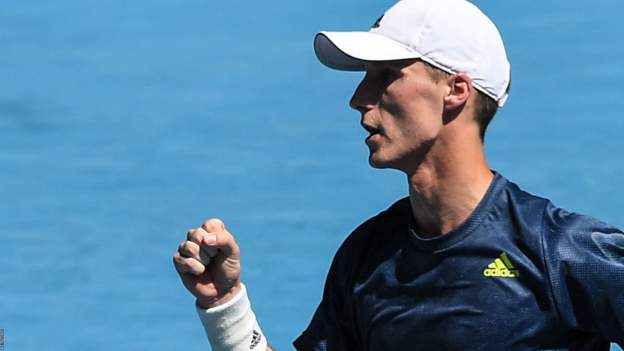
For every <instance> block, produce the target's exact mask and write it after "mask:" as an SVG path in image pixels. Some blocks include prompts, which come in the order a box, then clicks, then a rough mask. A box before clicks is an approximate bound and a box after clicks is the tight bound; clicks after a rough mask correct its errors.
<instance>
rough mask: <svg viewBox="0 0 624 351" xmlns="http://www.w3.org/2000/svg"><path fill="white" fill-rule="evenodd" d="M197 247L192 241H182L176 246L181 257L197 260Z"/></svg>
mask: <svg viewBox="0 0 624 351" xmlns="http://www.w3.org/2000/svg"><path fill="white" fill-rule="evenodd" d="M199 251H200V250H199V245H197V244H196V243H194V242H192V241H183V242H182V243H181V244H180V246H178V252H179V253H180V255H182V256H183V257H192V258H199Z"/></svg>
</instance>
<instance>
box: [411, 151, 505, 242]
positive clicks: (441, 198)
mask: <svg viewBox="0 0 624 351" xmlns="http://www.w3.org/2000/svg"><path fill="white" fill-rule="evenodd" d="M451 140H455V141H454V143H446V142H444V141H441V140H438V141H436V144H434V146H433V147H432V149H431V150H430V152H429V154H428V155H427V157H426V159H425V160H423V162H422V163H420V165H419V166H418V168H416V169H415V170H413V171H412V172H408V173H407V176H408V183H409V195H410V204H411V207H412V213H413V216H414V219H415V223H416V228H415V229H416V231H417V232H418V233H419V235H421V236H424V237H434V236H438V235H442V234H446V233H448V232H450V231H451V230H453V229H455V228H457V227H458V226H459V225H460V224H462V223H463V222H464V221H465V220H466V219H467V218H468V217H469V216H470V214H471V213H472V212H473V211H474V210H475V208H476V207H477V205H478V204H479V202H480V201H481V199H482V198H483V197H484V196H485V193H486V192H487V189H488V188H489V186H490V183H491V182H492V179H493V177H494V175H493V174H492V172H491V171H490V168H489V166H488V164H487V161H486V160H485V155H484V152H483V145H482V144H481V143H480V142H476V143H460V142H457V141H456V139H451ZM438 155H443V157H440V156H438Z"/></svg>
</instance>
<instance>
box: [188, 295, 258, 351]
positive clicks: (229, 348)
mask: <svg viewBox="0 0 624 351" xmlns="http://www.w3.org/2000/svg"><path fill="white" fill-rule="evenodd" d="M197 313H198V314H199V318H200V320H201V322H202V324H203V326H204V330H205V331H206V336H207V337H208V341H209V342H210V345H211V348H212V350H213V351H249V350H251V351H264V350H265V349H266V348H267V341H266V337H265V336H264V334H263V333H262V330H261V329H260V326H259V325H258V322H257V321H256V316H255V314H254V313H253V311H252V310H251V303H250V302H249V298H248V297H247V290H246V289H245V286H244V285H243V284H241V286H240V290H239V292H238V293H237V294H235V295H234V296H233V297H232V298H231V299H230V300H228V301H227V302H223V303H222V304H220V305H218V306H214V307H212V308H209V309H203V308H201V307H199V306H198V307H197Z"/></svg>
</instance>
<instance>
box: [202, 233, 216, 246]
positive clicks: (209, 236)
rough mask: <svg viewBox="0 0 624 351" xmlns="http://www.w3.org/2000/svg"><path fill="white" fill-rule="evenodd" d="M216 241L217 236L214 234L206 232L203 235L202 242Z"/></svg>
mask: <svg viewBox="0 0 624 351" xmlns="http://www.w3.org/2000/svg"><path fill="white" fill-rule="evenodd" d="M216 242H217V236H216V235H214V234H207V235H205V236H204V243H205V244H208V245H212V244H214V243H216Z"/></svg>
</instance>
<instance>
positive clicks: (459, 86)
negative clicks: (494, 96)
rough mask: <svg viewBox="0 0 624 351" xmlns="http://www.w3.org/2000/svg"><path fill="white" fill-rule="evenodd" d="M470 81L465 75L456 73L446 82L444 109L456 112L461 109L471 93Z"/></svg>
mask: <svg viewBox="0 0 624 351" xmlns="http://www.w3.org/2000/svg"><path fill="white" fill-rule="evenodd" d="M473 89H474V88H473V87H472V79H470V77H469V76H468V75H467V74H466V73H456V74H453V75H451V76H450V77H449V78H448V80H447V94H446V95H445V96H444V109H445V110H446V111H452V110H456V109H458V108H461V107H463V106H464V105H465V104H466V101H468V98H469V97H470V95H471V94H472V92H473Z"/></svg>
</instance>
